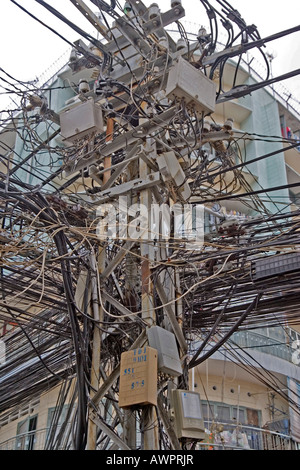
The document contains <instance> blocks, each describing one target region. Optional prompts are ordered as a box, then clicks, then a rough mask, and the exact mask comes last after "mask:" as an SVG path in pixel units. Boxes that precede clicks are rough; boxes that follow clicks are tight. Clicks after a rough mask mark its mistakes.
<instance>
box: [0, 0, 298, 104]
mask: <svg viewBox="0 0 300 470" xmlns="http://www.w3.org/2000/svg"><path fill="white" fill-rule="evenodd" d="M16 1H17V2H18V3H19V4H21V5H22V6H23V7H24V8H26V9H27V10H29V11H30V12H31V13H32V14H34V15H36V16H37V17H38V18H39V19H41V20H42V21H43V22H44V23H46V24H47V25H49V26H51V27H52V28H53V29H55V30H56V31H58V32H59V33H60V34H62V35H63V36H64V37H66V38H67V39H68V40H69V41H71V42H73V41H75V40H77V39H79V38H80V36H78V34H77V33H76V32H74V31H73V30H72V29H71V28H69V27H68V26H66V25H64V23H62V22H61V21H60V20H57V19H56V18H55V17H54V16H53V15H52V14H51V13H49V12H48V11H47V10H46V9H45V8H43V7H42V6H41V5H39V4H38V3H37V2H36V1H35V0H16ZM48 3H49V4H51V6H53V7H54V8H56V9H58V10H59V11H60V12H61V13H63V14H64V15H65V16H67V17H68V18H69V19H70V20H71V21H73V22H74V23H76V24H77V25H78V26H80V27H82V28H86V29H87V31H88V32H89V33H91V32H93V30H92V27H91V25H90V23H89V22H88V21H87V20H86V19H85V18H84V17H83V16H82V15H81V14H80V13H79V12H78V10H77V9H76V8H75V7H74V6H73V5H72V4H71V2H70V1H69V0H51V1H50V0H48ZM144 3H145V5H147V6H149V5H150V4H151V3H153V2H152V1H149V0H144ZM156 3H158V4H159V6H160V7H161V10H162V11H167V10H168V9H169V8H170V3H171V1H170V0H160V1H157V2H156ZM212 3H213V4H214V5H216V2H215V0H214V1H212ZM229 3H230V4H231V5H232V6H233V7H234V8H236V9H237V10H238V11H239V12H240V14H241V15H242V17H243V18H244V19H245V21H246V23H247V24H255V25H256V26H257V27H258V31H259V32H260V35H261V37H266V36H268V35H271V34H274V33H277V32H279V31H283V30H285V29H288V28H291V27H294V26H297V25H298V24H299V0H289V1H288V2H286V3H285V2H283V1H282V0H280V1H279V0H248V1H246V0H243V1H241V0H230V1H229ZM86 4H87V5H88V6H89V7H90V8H91V9H92V10H93V11H96V7H95V5H93V4H92V3H91V2H90V1H89V0H86ZM120 4H124V1H123V0H120ZM182 5H183V7H184V8H185V10H186V18H185V20H186V21H188V22H191V23H193V24H199V26H200V25H206V24H207V16H206V14H205V13H204V10H203V8H202V6H201V3H200V0H183V1H182ZM0 19H1V28H0V38H1V50H0V51H1V52H0V59H1V60H0V67H2V68H3V69H4V70H5V71H6V72H8V73H10V74H11V75H12V76H14V77H15V78H16V79H19V80H24V81H26V80H31V79H34V78H35V77H36V76H39V75H41V74H42V73H43V72H44V71H45V70H46V69H48V68H49V67H50V66H51V65H52V64H53V63H54V62H55V61H57V59H58V58H59V57H61V56H62V55H63V54H64V53H65V52H66V51H67V50H68V49H69V45H68V44H67V43H66V42H64V41H63V40H62V39H60V38H58V37H57V36H56V35H55V34H54V33H53V32H51V31H49V30H48V29H47V28H45V27H44V26H42V25H41V24H39V23H38V22H37V21H35V20H34V19H32V18H30V17H29V16H28V15H27V14H26V13H24V12H23V11H21V10H20V9H19V8H18V7H17V6H16V5H15V4H13V3H12V2H11V0H0ZM181 21H183V20H181ZM185 26H186V24H185ZM266 50H267V51H269V52H271V53H273V54H274V56H275V58H274V60H273V63H272V68H273V75H274V76H277V75H280V74H282V73H285V72H289V71H291V70H295V69H298V68H299V69H300V33H294V34H293V35H290V36H289V37H288V38H285V39H280V40H278V41H276V42H272V43H269V44H268V46H267V48H266ZM0 83H1V82H0ZM1 84H2V83H1ZM284 85H285V86H286V87H288V88H289V89H290V90H291V91H292V92H294V93H295V97H296V98H297V100H299V101H300V77H299V76H298V77H297V78H296V79H293V80H288V81H285V82H284ZM0 96H1V95H0ZM2 98H3V95H2ZM0 101H1V100H0ZM2 109H3V108H2Z"/></svg>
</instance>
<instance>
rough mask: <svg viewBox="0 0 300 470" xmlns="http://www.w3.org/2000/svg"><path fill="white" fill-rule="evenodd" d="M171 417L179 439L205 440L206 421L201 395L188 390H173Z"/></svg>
mask: <svg viewBox="0 0 300 470" xmlns="http://www.w3.org/2000/svg"><path fill="white" fill-rule="evenodd" d="M170 399H171V400H170V402H171V415H172V418H173V420H174V424H175V426H174V429H175V432H176V435H177V437H178V439H181V438H183V437H185V438H190V439H196V440H199V441H201V440H203V439H204V438H205V428H204V420H203V414H202V407H201V400H200V395H199V393H196V392H190V391H188V390H179V389H175V390H171V397H170Z"/></svg>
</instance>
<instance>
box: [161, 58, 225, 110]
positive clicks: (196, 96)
mask: <svg viewBox="0 0 300 470" xmlns="http://www.w3.org/2000/svg"><path fill="white" fill-rule="evenodd" d="M166 95H167V97H168V98H171V99H178V100H181V99H184V101H185V104H186V106H187V107H193V108H194V109H195V111H196V113H197V114H202V112H204V113H211V112H214V111H215V107H216V84H215V83H214V82H213V81H212V80H210V79H209V78H207V77H206V76H205V75H204V74H203V73H202V72H201V71H200V70H197V69H196V68H195V67H194V66H193V65H191V64H190V63H189V62H187V61H186V60H185V59H183V58H182V57H179V58H178V61H177V62H176V63H175V64H174V65H173V66H172V67H171V69H170V72H169V76H168V81H167V86H166Z"/></svg>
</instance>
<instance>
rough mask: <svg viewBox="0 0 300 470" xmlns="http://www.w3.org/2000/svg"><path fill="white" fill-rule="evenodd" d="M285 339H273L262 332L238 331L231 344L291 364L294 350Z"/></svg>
mask: <svg viewBox="0 0 300 470" xmlns="http://www.w3.org/2000/svg"><path fill="white" fill-rule="evenodd" d="M286 339H287V338H285V337H284V336H283V338H282V339H275V338H273V337H270V336H268V335H267V334H263V333H262V332H260V333H255V332H253V331H239V332H237V333H235V334H234V335H233V336H232V341H233V343H234V344H236V345H237V346H239V347H241V348H251V349H256V350H258V351H260V352H262V353H265V354H270V355H272V356H275V357H278V358H280V359H284V360H285V361H288V362H290V363H291V364H293V363H294V362H293V354H294V353H295V349H293V348H292V346H291V345H290V344H288V343H287V342H286Z"/></svg>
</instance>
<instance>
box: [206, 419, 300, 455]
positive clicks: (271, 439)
mask: <svg viewBox="0 0 300 470" xmlns="http://www.w3.org/2000/svg"><path fill="white" fill-rule="evenodd" d="M205 425H206V428H208V429H210V430H211V431H210V432H207V439H206V440H205V441H204V442H201V443H199V444H198V449H199V450H300V445H299V444H298V443H297V442H295V441H294V440H293V439H292V438H291V437H289V436H288V435H286V434H283V433H279V432H274V431H270V430H266V429H261V428H257V427H252V426H244V425H238V426H237V425H236V424H227V423H213V422H211V421H206V422H205Z"/></svg>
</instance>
